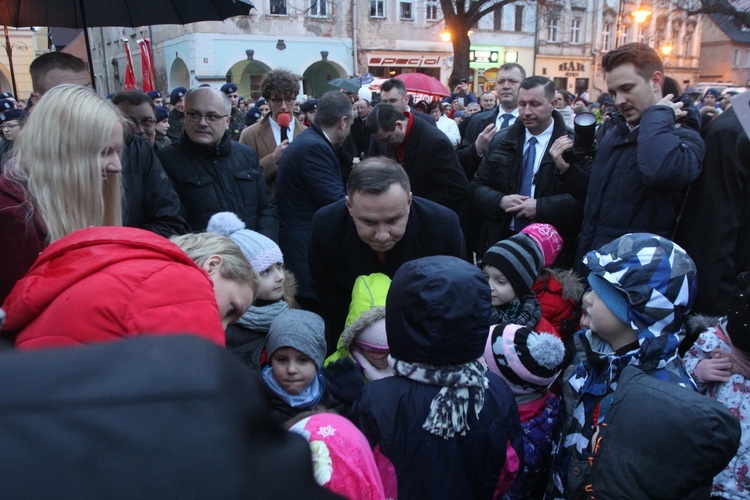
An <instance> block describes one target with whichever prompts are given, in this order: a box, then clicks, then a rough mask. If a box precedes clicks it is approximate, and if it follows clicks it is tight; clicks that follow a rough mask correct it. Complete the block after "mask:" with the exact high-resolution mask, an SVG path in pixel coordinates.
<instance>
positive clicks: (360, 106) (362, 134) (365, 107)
mask: <svg viewBox="0 0 750 500" xmlns="http://www.w3.org/2000/svg"><path fill="white" fill-rule="evenodd" d="M352 108H354V112H355V116H354V123H352V132H351V133H352V136H353V137H354V143H355V145H356V146H357V156H361V155H362V154H363V153H367V149H368V148H369V147H370V132H368V131H367V127H366V126H365V124H366V123H367V115H368V114H370V110H372V106H371V105H370V101H369V100H367V99H359V100H358V101H357V102H355V103H354V104H353V105H352Z"/></svg>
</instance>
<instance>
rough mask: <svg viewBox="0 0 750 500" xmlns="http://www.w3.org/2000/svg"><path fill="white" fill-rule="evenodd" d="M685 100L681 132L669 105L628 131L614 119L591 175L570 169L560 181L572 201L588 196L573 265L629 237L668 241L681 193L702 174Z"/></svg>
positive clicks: (700, 145)
mask: <svg viewBox="0 0 750 500" xmlns="http://www.w3.org/2000/svg"><path fill="white" fill-rule="evenodd" d="M684 99H685V101H684V102H685V106H684V107H683V110H685V111H687V112H688V114H687V116H685V117H684V118H681V119H680V121H679V124H680V126H679V127H677V126H676V123H675V115H674V112H673V111H672V109H671V108H670V107H668V106H652V107H650V108H648V109H646V110H645V111H644V112H643V115H642V117H641V122H640V125H639V126H638V127H637V128H636V129H635V130H632V131H631V130H630V128H629V127H628V124H627V123H626V122H625V119H624V118H623V117H622V115H621V114H619V113H617V114H615V115H614V116H613V117H612V118H611V120H615V123H614V126H613V127H612V128H611V129H610V130H609V131H608V132H607V135H606V136H605V137H604V139H603V140H602V142H601V143H600V144H599V147H598V150H597V152H596V158H595V159H594V162H593V164H592V166H591V172H590V174H589V172H587V171H585V170H583V169H579V168H576V167H572V168H571V169H570V170H568V172H567V174H566V175H565V176H564V177H563V178H562V179H563V180H562V185H563V186H564V187H565V189H566V190H567V191H568V192H570V193H571V194H573V196H576V197H578V198H579V199H580V194H581V192H583V191H584V189H585V190H586V191H585V192H586V193H587V194H586V204H585V207H584V217H583V221H584V222H583V228H582V229H581V237H580V239H579V242H578V249H577V251H576V260H575V262H576V263H577V264H578V265H579V266H582V264H580V263H581V259H582V258H583V256H584V255H585V254H586V252H589V251H591V250H594V249H596V248H599V247H601V246H602V245H604V244H605V243H609V242H610V241H612V240H614V239H616V238H619V237H620V236H622V235H624V234H627V233H654V234H658V235H659V236H664V237H666V238H670V239H671V238H672V232H673V230H674V228H675V221H676V219H677V214H678V212H679V210H680V207H681V206H682V201H683V197H684V188H685V186H687V185H688V184H689V183H691V182H692V181H694V180H695V179H696V177H698V174H700V172H701V169H702V168H703V156H704V154H705V151H706V146H705V144H704V142H703V139H701V136H700V132H699V131H700V116H699V114H698V111H697V110H696V109H695V106H694V105H693V104H692V102H691V101H690V99H689V98H686V97H685V98H684ZM579 270H581V271H584V269H583V267H579Z"/></svg>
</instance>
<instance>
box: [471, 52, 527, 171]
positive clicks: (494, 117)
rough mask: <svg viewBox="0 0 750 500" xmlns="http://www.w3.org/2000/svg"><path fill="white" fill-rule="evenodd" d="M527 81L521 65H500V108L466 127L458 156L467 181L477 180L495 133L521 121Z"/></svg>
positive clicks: (477, 118) (482, 113)
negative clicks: (521, 99) (520, 96)
mask: <svg viewBox="0 0 750 500" xmlns="http://www.w3.org/2000/svg"><path fill="white" fill-rule="evenodd" d="M524 78H526V70H525V69H523V66H521V65H520V64H517V63H506V64H503V65H502V66H500V68H499V69H498V70H497V83H496V86H495V92H496V93H497V97H498V99H499V101H500V106H498V107H496V108H494V109H492V110H490V111H483V112H481V113H477V114H476V115H475V116H472V117H471V121H470V122H469V124H468V125H467V126H466V133H465V134H464V138H463V140H462V141H461V145H460V146H459V148H458V151H457V154H458V159H459V161H460V162H461V166H462V167H463V169H464V172H465V173H466V178H467V179H468V180H471V179H473V178H474V173H475V172H476V171H477V167H479V162H480V161H482V156H483V155H484V153H485V152H486V151H487V148H488V147H489V145H490V141H491V140H492V138H493V137H494V136H495V133H496V132H498V131H500V130H502V129H504V128H508V127H510V126H511V125H513V124H514V123H515V122H516V119H518V89H519V87H520V85H521V81H522V80H523V79H524Z"/></svg>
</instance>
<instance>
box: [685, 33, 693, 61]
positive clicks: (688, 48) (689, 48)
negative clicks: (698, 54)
mask: <svg viewBox="0 0 750 500" xmlns="http://www.w3.org/2000/svg"><path fill="white" fill-rule="evenodd" d="M692 56H693V44H692V40H691V39H690V35H685V57H692Z"/></svg>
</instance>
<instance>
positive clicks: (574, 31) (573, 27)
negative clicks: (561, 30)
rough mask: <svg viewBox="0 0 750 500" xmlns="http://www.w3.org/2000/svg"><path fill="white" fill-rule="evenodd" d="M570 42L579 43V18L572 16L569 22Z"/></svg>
mask: <svg viewBox="0 0 750 500" xmlns="http://www.w3.org/2000/svg"><path fill="white" fill-rule="evenodd" d="M570 43H581V18H580V17H574V18H573V21H572V22H571V23H570Z"/></svg>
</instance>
